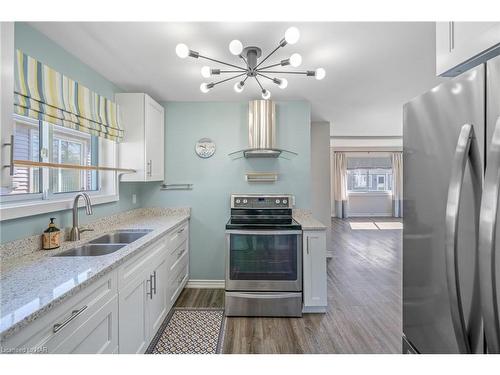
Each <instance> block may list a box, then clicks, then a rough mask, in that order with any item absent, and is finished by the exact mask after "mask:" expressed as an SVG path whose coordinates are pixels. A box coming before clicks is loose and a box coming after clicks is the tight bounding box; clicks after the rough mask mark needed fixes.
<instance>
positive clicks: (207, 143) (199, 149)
mask: <svg viewBox="0 0 500 375" xmlns="http://www.w3.org/2000/svg"><path fill="white" fill-rule="evenodd" d="M215 148H216V147H215V142H214V141H212V140H211V139H210V138H202V139H200V140H199V141H198V142H196V145H195V148H194V149H195V151H196V155H198V156H199V157H200V158H203V159H207V158H209V157H211V156H212V155H213V154H215Z"/></svg>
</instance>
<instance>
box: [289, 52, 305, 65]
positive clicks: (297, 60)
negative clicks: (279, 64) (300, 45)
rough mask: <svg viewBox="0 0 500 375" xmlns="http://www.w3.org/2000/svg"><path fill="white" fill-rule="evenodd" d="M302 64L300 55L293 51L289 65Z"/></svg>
mask: <svg viewBox="0 0 500 375" xmlns="http://www.w3.org/2000/svg"><path fill="white" fill-rule="evenodd" d="M300 64H302V56H300V55H299V54H298V53H294V54H293V55H292V56H290V65H291V66H293V67H294V68H296V67H298V66H300Z"/></svg>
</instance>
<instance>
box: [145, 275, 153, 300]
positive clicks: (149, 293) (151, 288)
mask: <svg viewBox="0 0 500 375" xmlns="http://www.w3.org/2000/svg"><path fill="white" fill-rule="evenodd" d="M152 277H153V275H149V279H147V280H146V296H148V297H149V299H153V282H152V280H151V279H152ZM148 286H149V292H148V291H147V289H148Z"/></svg>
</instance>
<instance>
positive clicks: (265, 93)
mask: <svg viewBox="0 0 500 375" xmlns="http://www.w3.org/2000/svg"><path fill="white" fill-rule="evenodd" d="M270 97H271V91H269V90H262V99H265V100H267V99H269V98H270Z"/></svg>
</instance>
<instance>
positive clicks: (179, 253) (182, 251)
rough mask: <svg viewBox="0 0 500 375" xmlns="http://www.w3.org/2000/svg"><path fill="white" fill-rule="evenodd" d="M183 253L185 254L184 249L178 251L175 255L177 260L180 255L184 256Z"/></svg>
mask: <svg viewBox="0 0 500 375" xmlns="http://www.w3.org/2000/svg"><path fill="white" fill-rule="evenodd" d="M185 252H186V248H185V247H184V248H182V250H181V251H179V252H178V253H177V259H179V258H180V257H181V256H182V254H184V253H185Z"/></svg>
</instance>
